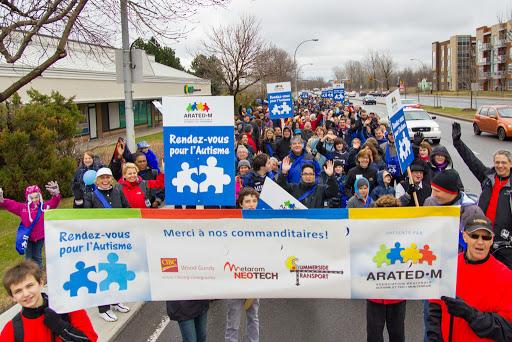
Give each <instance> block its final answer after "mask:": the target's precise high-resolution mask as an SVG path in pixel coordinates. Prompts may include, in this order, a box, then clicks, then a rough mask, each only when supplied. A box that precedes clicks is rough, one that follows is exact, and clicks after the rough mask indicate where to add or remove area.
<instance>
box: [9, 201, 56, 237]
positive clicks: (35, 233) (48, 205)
mask: <svg viewBox="0 0 512 342" xmlns="http://www.w3.org/2000/svg"><path fill="white" fill-rule="evenodd" d="M61 199H62V196H61V195H60V194H59V195H56V196H53V197H52V198H50V199H49V200H48V202H43V209H44V210H47V209H56V208H57V207H58V206H59V203H60V200H61ZM0 207H4V208H5V210H7V211H9V212H10V213H12V214H14V215H17V216H19V217H20V218H21V223H23V225H24V226H25V227H29V226H30V225H31V224H32V222H31V221H30V218H29V210H30V217H31V218H32V220H34V219H35V218H36V216H37V210H38V207H37V206H36V205H34V203H30V208H29V207H28V204H27V203H20V202H16V201H14V200H10V199H8V198H5V199H4V201H3V202H2V203H0ZM41 239H44V211H43V212H42V213H41V216H39V220H38V221H37V223H36V224H35V225H34V228H33V229H32V232H31V233H30V236H29V240H30V241H39V240H41Z"/></svg>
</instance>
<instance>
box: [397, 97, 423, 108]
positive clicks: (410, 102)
mask: <svg viewBox="0 0 512 342" xmlns="http://www.w3.org/2000/svg"><path fill="white" fill-rule="evenodd" d="M400 101H402V105H403V106H405V107H406V108H421V104H419V103H418V101H416V100H415V99H400Z"/></svg>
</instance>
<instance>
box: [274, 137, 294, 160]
mask: <svg viewBox="0 0 512 342" xmlns="http://www.w3.org/2000/svg"><path fill="white" fill-rule="evenodd" d="M290 140H291V137H290V138H285V137H283V138H282V139H280V140H279V141H278V142H277V143H276V154H277V158H278V159H279V160H283V158H284V157H286V156H287V155H288V153H290Z"/></svg>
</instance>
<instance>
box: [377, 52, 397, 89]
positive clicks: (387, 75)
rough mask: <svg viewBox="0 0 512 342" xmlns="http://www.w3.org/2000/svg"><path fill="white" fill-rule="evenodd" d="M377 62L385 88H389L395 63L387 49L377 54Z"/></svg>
mask: <svg viewBox="0 0 512 342" xmlns="http://www.w3.org/2000/svg"><path fill="white" fill-rule="evenodd" d="M377 62H378V69H379V72H380V75H381V76H382V78H383V81H384V82H386V89H387V90H389V84H390V81H391V77H392V76H393V73H394V72H395V67H396V63H395V61H394V60H393V56H391V54H390V53H389V51H386V52H384V53H380V54H379V55H378V58H377Z"/></svg>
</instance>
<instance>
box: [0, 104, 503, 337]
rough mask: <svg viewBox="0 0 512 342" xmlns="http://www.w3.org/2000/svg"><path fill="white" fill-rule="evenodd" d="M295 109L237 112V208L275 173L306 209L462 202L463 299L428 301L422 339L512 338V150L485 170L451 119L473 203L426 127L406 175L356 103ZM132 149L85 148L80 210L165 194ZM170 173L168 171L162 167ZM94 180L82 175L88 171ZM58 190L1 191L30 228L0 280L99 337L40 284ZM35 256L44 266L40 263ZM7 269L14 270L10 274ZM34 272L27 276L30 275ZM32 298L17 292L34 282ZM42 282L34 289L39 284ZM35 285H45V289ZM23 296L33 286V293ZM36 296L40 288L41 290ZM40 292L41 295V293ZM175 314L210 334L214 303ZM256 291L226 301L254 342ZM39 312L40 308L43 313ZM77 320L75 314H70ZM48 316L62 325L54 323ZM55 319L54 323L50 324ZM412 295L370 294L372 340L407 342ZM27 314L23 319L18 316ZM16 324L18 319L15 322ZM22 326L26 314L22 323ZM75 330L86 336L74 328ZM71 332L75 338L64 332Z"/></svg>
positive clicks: (77, 177)
mask: <svg viewBox="0 0 512 342" xmlns="http://www.w3.org/2000/svg"><path fill="white" fill-rule="evenodd" d="M294 110H295V116H294V117H292V118H287V119H279V120H272V119H271V118H270V116H269V112H268V108H267V106H266V104H265V103H262V104H261V105H258V106H255V107H247V108H245V107H244V108H240V110H239V112H238V113H237V114H236V115H235V118H234V119H235V125H234V130H235V137H236V139H235V140H236V144H235V147H234V148H235V154H236V161H235V166H236V170H237V176H236V197H237V198H236V203H237V207H239V208H242V209H246V210H250V209H256V207H257V203H258V200H259V196H260V193H261V191H262V189H263V186H264V183H265V180H266V178H267V177H268V178H271V179H273V180H275V181H276V182H277V183H278V184H279V185H280V186H281V187H282V188H283V189H285V190H286V191H287V192H288V193H289V194H290V195H291V196H293V197H295V198H296V199H297V200H298V201H300V202H301V203H302V204H304V205H305V206H306V207H307V208H371V207H398V206H406V207H412V206H448V205H458V206H460V207H461V217H460V227H459V228H460V229H459V246H458V248H459V251H460V256H459V261H458V263H459V264H458V269H459V271H458V274H457V291H456V293H457V296H456V297H455V298H448V297H443V298H442V299H441V300H432V301H425V302H424V322H425V341H443V340H450V339H451V340H453V341H462V340H463V341H473V340H474V341H476V340H479V339H480V338H488V339H491V340H496V341H511V340H512V297H511V295H510V294H509V292H510V290H509V289H510V287H511V286H512V271H511V270H510V268H512V248H510V247H511V245H510V243H511V241H512V235H511V234H510V233H511V232H510V229H512V185H511V180H510V173H511V169H512V154H511V153H510V151H506V150H499V151H496V152H495V154H494V156H493V160H494V165H493V166H491V167H487V166H485V165H484V164H483V163H482V162H481V161H480V160H479V159H478V158H477V157H476V156H475V155H474V153H473V152H472V151H471V149H469V148H468V147H467V146H466V145H465V144H464V142H463V141H462V139H461V129H460V125H459V124H458V123H454V124H453V128H452V138H453V146H454V147H455V149H456V150H457V152H458V153H459V154H460V156H461V157H462V159H463V160H464V162H465V163H466V165H467V167H468V168H469V169H470V170H471V172H472V173H473V174H474V176H475V177H476V178H477V179H478V181H479V182H480V183H481V185H482V194H481V195H480V197H479V198H478V200H477V201H476V200H475V199H473V198H472V197H471V196H469V195H468V194H466V193H465V191H464V185H463V183H462V180H461V177H460V176H459V174H458V172H457V171H456V170H454V169H453V163H452V158H451V156H450V154H449V153H448V150H447V149H446V148H445V147H444V146H441V145H438V146H431V145H430V144H429V142H428V141H427V140H425V139H423V136H422V135H421V133H417V134H415V135H414V137H413V151H414V156H415V159H414V161H413V163H412V164H411V165H410V174H408V173H404V172H402V170H401V169H400V165H399V162H398V153H397V150H396V148H395V145H394V136H393V132H392V130H391V129H390V127H389V126H388V124H387V122H386V120H383V119H382V118H381V117H379V115H377V114H376V113H374V112H367V111H366V110H365V109H364V108H362V107H360V106H357V105H353V104H351V103H337V102H333V101H332V100H326V99H319V98H309V99H298V101H296V103H295V108H294ZM137 147H138V149H137V151H136V152H135V153H131V151H129V149H128V148H127V146H126V143H125V141H124V140H123V139H122V138H120V139H119V140H118V141H117V143H116V146H115V150H114V152H113V155H112V158H111V160H110V163H109V164H108V167H107V166H106V165H103V163H102V161H101V160H99V158H98V157H97V156H95V155H94V153H92V152H85V153H84V154H83V158H82V160H81V163H80V165H79V167H78V168H77V170H76V172H75V174H74V177H73V180H72V190H73V196H74V199H73V200H74V201H73V207H74V208H155V209H157V208H160V207H162V204H163V200H164V198H165V189H164V174H163V173H162V172H161V170H160V168H159V163H158V158H157V156H156V155H155V154H154V153H153V151H152V150H151V148H150V147H151V146H149V144H147V143H146V142H144V141H143V142H140V143H139V144H138V146H137ZM162 169H163V168H162ZM90 170H94V171H96V174H95V179H93V180H91V182H87V181H86V178H87V177H86V174H87V172H88V171H90ZM46 188H47V190H48V191H49V193H50V194H51V196H52V198H51V199H50V200H49V201H47V202H44V201H43V197H42V194H41V190H40V189H39V187H37V186H30V187H28V188H27V189H26V202H25V203H20V202H16V201H13V200H9V199H7V198H4V197H3V194H2V193H1V191H0V206H1V207H4V208H5V209H6V210H9V211H10V212H12V213H13V214H15V215H18V216H19V217H20V218H21V224H22V225H23V226H24V227H27V228H31V229H29V231H30V234H29V236H27V237H26V239H25V245H23V246H22V247H20V248H21V250H22V251H24V252H25V256H26V258H27V259H28V260H29V261H26V262H24V263H22V264H20V265H18V266H16V267H18V268H13V269H12V270H10V271H9V272H11V273H9V272H7V273H6V277H4V286H5V288H6V290H7V292H8V293H9V295H10V296H11V297H13V299H15V300H16V301H18V303H20V304H21V305H22V307H23V310H22V314H21V318H22V319H21V321H22V322H23V324H28V323H27V322H28V321H27V319H30V318H31V317H32V316H31V315H33V314H34V311H35V312H37V317H39V318H40V317H44V318H41V319H40V324H44V325H45V326H46V327H47V329H48V331H47V332H46V333H48V334H54V335H56V336H59V337H60V338H61V339H62V340H70V341H85V340H87V339H85V338H84V335H87V338H88V339H89V340H95V338H97V337H95V334H94V331H92V332H91V329H90V326H89V325H88V324H90V322H89V323H87V321H88V319H87V320H82V323H80V324H78V323H76V324H75V322H78V321H79V320H78V319H76V320H75V319H73V317H74V316H75V315H77V317H78V316H79V317H82V318H83V313H82V312H78V313H70V314H69V317H67V320H66V317H64V318H62V317H60V316H58V315H56V314H55V313H54V312H52V311H51V309H49V308H48V305H47V298H46V297H45V295H44V294H40V293H38V291H39V290H40V287H41V286H42V284H43V283H42V278H41V275H40V274H39V273H38V272H37V270H36V269H42V250H43V245H44V211H46V210H47V209H49V208H56V207H57V206H58V204H59V201H60V199H61V196H60V191H59V186H58V184H57V183H55V182H50V183H48V184H47V186H46ZM30 260H33V261H35V263H36V265H35V266H34V264H32V261H30ZM7 274H10V276H9V277H7ZM27 279H28V280H27ZM27 281H28V283H30V284H32V285H30V286H32V288H33V289H36V290H37V291H35V292H34V291H32V292H33V293H35V295H33V296H32V297H31V298H37V300H34V301H30V302H27V301H23V299H21V298H18V299H17V297H16V293H18V292H17V291H21V292H20V293H23V292H24V291H25V290H24V288H25V287H28V286H29V285H27V284H28V283H27ZM34 286H35V287H34ZM38 289H39V290H38ZM26 291H27V293H28V292H29V291H28V290H26ZM39 292H40V291H39ZM34 296H35V297H34ZM166 305H167V312H168V314H169V317H170V318H171V319H173V320H176V321H178V324H179V327H180V330H181V333H182V337H183V340H184V341H205V340H206V336H207V332H206V317H207V311H208V308H209V301H204V300H198V301H169V302H167V303H166ZM259 305H260V301H259V300H258V299H234V300H229V301H227V307H228V310H227V318H226V321H227V323H226V332H225V340H226V341H237V340H238V335H239V326H240V318H241V315H242V313H243V311H245V312H246V314H247V320H246V324H247V327H246V329H245V331H246V336H245V339H246V340H247V341H251V342H253V341H259V319H258V310H259ZM41 308H42V309H41ZM98 309H99V314H100V316H101V317H102V318H103V319H104V320H106V321H108V322H114V321H116V320H117V316H116V314H115V313H114V311H118V312H128V311H129V308H128V307H127V306H126V305H124V304H122V303H114V304H111V305H105V306H102V307H99V308H98ZM69 318H71V319H69ZM51 319H53V321H55V322H58V323H51V322H49V321H50V320H51ZM47 320H48V322H47ZM404 320H405V302H404V301H385V300H379V299H372V300H369V301H368V303H367V336H368V341H382V340H383V329H384V327H385V326H387V329H388V333H389V340H390V341H392V342H394V341H405V331H404V330H405V325H404ZM18 321H19V319H18ZM18 321H16V322H18ZM16 324H18V325H19V322H18V323H16ZM16 324H15V321H14V320H13V321H12V322H11V323H10V324H8V325H6V327H5V328H4V330H3V331H2V335H1V338H0V339H1V340H4V337H5V336H8V337H6V338H5V340H6V341H7V340H9V341H11V340H13V339H11V338H10V337H11V336H14V334H15V332H14V331H15V328H13V327H14V326H15V325H16ZM73 329H75V330H78V331H79V332H80V334H77V336H79V337H76V338H75V337H70V336H69V335H70V334H71V335H73V333H72V332H73V331H74V330H73ZM66 334H68V335H66Z"/></svg>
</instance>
